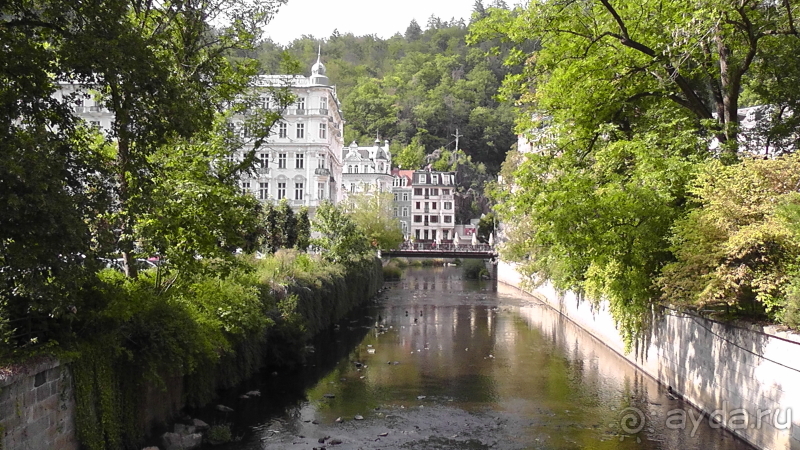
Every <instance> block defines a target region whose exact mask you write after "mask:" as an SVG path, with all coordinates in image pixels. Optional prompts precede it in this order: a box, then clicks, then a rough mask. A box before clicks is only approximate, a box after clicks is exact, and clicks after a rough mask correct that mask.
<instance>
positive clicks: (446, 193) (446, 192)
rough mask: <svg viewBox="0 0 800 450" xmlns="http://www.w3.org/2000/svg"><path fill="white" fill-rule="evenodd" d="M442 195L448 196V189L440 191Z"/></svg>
mask: <svg viewBox="0 0 800 450" xmlns="http://www.w3.org/2000/svg"><path fill="white" fill-rule="evenodd" d="M442 195H450V189H442Z"/></svg>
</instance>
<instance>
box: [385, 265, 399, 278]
mask: <svg viewBox="0 0 800 450" xmlns="http://www.w3.org/2000/svg"><path fill="white" fill-rule="evenodd" d="M402 274H403V269H401V268H400V266H399V265H398V264H397V263H395V262H389V263H388V264H386V265H385V266H383V279H384V280H399V279H400V276H401V275H402Z"/></svg>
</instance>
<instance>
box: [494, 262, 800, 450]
mask: <svg viewBox="0 0 800 450" xmlns="http://www.w3.org/2000/svg"><path fill="white" fill-rule="evenodd" d="M497 277H498V280H499V281H501V282H503V283H506V284H510V285H512V286H515V287H518V288H520V289H522V290H525V291H527V292H529V293H531V294H533V295H535V296H537V297H538V298H539V299H541V300H542V301H544V302H545V303H547V304H549V305H550V306H551V307H553V308H554V309H556V310H557V311H559V312H560V313H561V314H563V315H564V316H565V317H567V318H569V319H570V320H572V321H573V322H575V323H576V324H577V325H579V326H580V327H581V328H583V329H585V330H586V331H588V332H589V333H591V334H592V335H594V336H595V337H596V338H597V339H599V340H600V341H601V342H603V343H604V344H606V345H607V346H608V347H610V348H611V349H612V350H614V351H615V352H617V353H619V354H620V355H622V356H623V357H624V358H625V359H627V360H628V361H629V362H631V363H632V364H634V365H636V366H637V367H638V368H639V369H641V370H642V371H643V372H645V373H647V374H648V375H650V376H651V377H653V378H655V379H656V380H657V381H659V382H660V383H663V384H665V385H668V386H671V387H672V388H673V389H674V390H675V391H676V392H677V393H679V394H680V395H682V396H683V397H684V398H685V399H686V400H687V401H689V402H690V403H692V404H694V405H695V406H696V407H697V408H699V409H700V410H702V411H704V412H705V413H706V414H709V415H711V416H712V417H713V418H715V419H716V420H718V421H719V422H720V423H721V424H722V425H723V426H725V427H726V428H728V429H730V430H731V431H733V432H734V433H736V434H737V435H738V436H740V437H742V438H743V439H744V440H746V441H748V442H750V443H751V444H753V445H754V446H756V447H758V448H762V449H770V450H779V449H780V450H784V449H791V450H796V449H800V336H798V335H797V334H790V333H785V332H779V331H777V330H776V329H775V327H763V326H752V325H734V324H728V323H721V322H717V321H714V320H710V319H707V318H703V317H699V316H695V315H689V314H684V313H679V312H676V311H670V310H665V311H663V314H659V315H657V316H655V317H654V320H653V324H652V327H651V329H650V330H649V331H648V332H647V333H646V335H645V336H644V337H643V339H642V341H641V342H640V343H639V345H638V348H636V349H634V350H633V351H631V352H625V346H624V343H623V341H622V338H621V337H620V335H619V333H618V332H617V329H616V326H615V325H614V320H613V318H612V317H611V314H610V313H609V311H608V308H607V305H604V304H602V303H601V304H600V305H599V306H594V305H593V304H592V303H591V302H588V301H585V300H581V299H579V298H578V297H577V296H576V295H574V294H573V293H565V294H559V293H557V292H556V291H555V290H554V289H553V288H552V286H550V285H544V286H541V287H539V288H535V289H527V288H526V287H525V286H524V285H523V283H522V281H523V280H522V278H521V276H520V274H519V273H518V272H517V270H516V268H515V266H514V265H513V264H509V263H506V262H502V261H501V262H500V263H499V264H498V268H497Z"/></svg>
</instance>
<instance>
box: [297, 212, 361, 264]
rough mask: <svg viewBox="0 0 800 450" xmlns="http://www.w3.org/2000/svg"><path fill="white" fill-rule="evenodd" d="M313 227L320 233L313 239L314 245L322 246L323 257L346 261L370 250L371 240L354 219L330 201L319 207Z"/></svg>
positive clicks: (335, 260)
mask: <svg viewBox="0 0 800 450" xmlns="http://www.w3.org/2000/svg"><path fill="white" fill-rule="evenodd" d="M311 229H312V230H313V231H315V232H317V233H319V237H317V238H314V239H312V240H311V243H312V245H315V246H317V247H318V248H320V249H321V250H322V257H323V258H325V259H326V260H328V261H333V262H345V261H348V260H349V259H350V258H352V257H357V256H361V255H365V254H367V253H368V252H369V251H370V247H371V246H370V242H369V241H368V240H367V238H366V237H365V236H364V234H363V232H362V231H361V230H360V229H359V228H358V226H357V225H356V223H355V222H354V221H353V219H351V218H350V216H349V215H348V214H347V213H346V212H344V210H343V209H342V208H341V207H338V206H335V205H333V204H332V203H330V202H324V203H323V204H321V205H320V206H319V207H318V208H317V211H316V214H314V219H313V220H312V222H311Z"/></svg>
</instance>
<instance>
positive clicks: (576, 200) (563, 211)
mask: <svg viewBox="0 0 800 450" xmlns="http://www.w3.org/2000/svg"><path fill="white" fill-rule="evenodd" d="M679 125H680V123H675V124H674V125H673V126H674V127H675V128H677V127H678V126H679ZM578 132H579V131H578ZM607 134H608V135H609V137H610V136H614V137H615V139H610V138H609V139H603V140H598V141H597V142H596V143H595V145H594V147H593V148H592V149H591V152H587V150H586V149H585V148H582V147H581V146H580V145H579V144H577V145H576V143H575V141H573V140H571V136H569V135H568V134H567V132H566V130H565V134H564V135H563V140H559V141H557V142H556V145H558V146H559V148H558V150H555V149H554V150H553V151H552V152H548V151H544V152H541V153H531V154H526V155H524V156H523V157H522V158H516V157H515V161H518V162H519V164H518V165H517V166H516V168H514V169H512V168H511V167H507V168H506V169H505V170H506V172H505V174H506V175H508V176H509V177H508V178H504V182H505V183H507V184H505V187H504V188H502V189H500V190H498V191H496V192H495V195H496V196H497V198H496V200H497V201H498V206H497V207H496V210H497V212H498V214H499V217H500V219H501V220H502V221H503V222H505V223H506V224H508V225H507V230H506V231H507V233H506V234H507V237H508V241H507V242H506V243H505V246H504V248H503V250H502V253H503V256H504V257H505V258H508V259H511V260H514V261H519V262H520V263H521V266H520V267H521V269H522V271H523V272H524V273H525V274H527V275H529V276H531V277H532V280H533V281H534V283H541V282H544V281H548V280H549V281H551V282H552V283H553V285H554V286H555V287H556V288H557V289H561V290H567V289H572V290H575V291H577V292H585V293H587V294H588V297H589V298H592V299H595V300H603V299H605V300H608V301H609V305H610V311H611V313H612V315H613V316H614V318H615V319H616V320H617V322H618V324H619V325H620V326H621V328H622V330H621V331H622V332H623V335H624V337H625V338H626V340H627V342H628V343H631V342H632V340H633V339H634V338H635V337H636V336H637V335H638V333H639V332H640V331H641V329H642V326H643V325H644V323H643V322H642V320H644V318H645V317H646V315H647V311H649V305H650V302H651V300H652V299H653V298H654V297H656V296H657V292H656V291H655V290H654V289H653V283H652V280H653V277H655V276H656V275H657V274H658V271H659V270H660V268H661V267H662V266H663V264H665V263H666V262H667V261H669V260H670V258H671V256H670V254H669V252H668V251H667V247H668V239H669V233H670V227H671V226H672V224H673V222H674V220H676V219H677V218H679V217H680V216H681V214H682V212H683V207H682V205H683V204H684V202H685V200H684V199H685V195H686V194H685V186H686V184H687V183H688V181H689V180H690V179H691V175H692V169H693V167H694V163H693V161H694V160H695V159H694V158H695V157H693V156H692V155H697V154H699V153H701V152H702V150H701V148H702V147H700V142H699V139H698V138H697V136H696V135H694V134H693V133H692V132H691V131H690V130H689V131H686V132H684V133H683V134H678V135H676V134H674V132H673V134H672V135H671V136H669V137H666V133H664V132H660V131H659V130H658V129H654V130H653V131H652V132H649V133H646V134H643V135H641V136H638V137H636V138H634V139H624V136H619V135H617V134H616V130H614V129H609V130H608V131H607ZM565 141H566V142H565Z"/></svg>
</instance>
